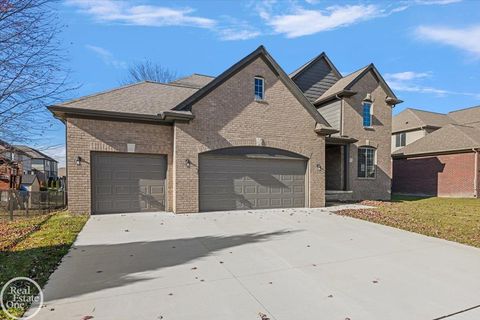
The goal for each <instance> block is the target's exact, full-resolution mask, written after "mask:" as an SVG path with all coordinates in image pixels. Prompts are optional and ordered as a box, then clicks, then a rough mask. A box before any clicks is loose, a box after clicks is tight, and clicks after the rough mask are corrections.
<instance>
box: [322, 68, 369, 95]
mask: <svg viewBox="0 0 480 320" xmlns="http://www.w3.org/2000/svg"><path fill="white" fill-rule="evenodd" d="M368 67H369V66H366V67H364V68H362V69H360V70H357V71H355V72H352V73H350V74H348V75H346V76H345V77H343V78H341V79H340V80H338V81H337V82H335V84H334V85H333V86H331V87H330V88H329V89H328V90H327V91H325V92H324V93H323V94H322V95H321V96H320V97H319V98H318V99H317V101H320V100H323V99H324V98H326V97H330V96H332V95H334V94H337V93H339V92H341V91H342V90H345V88H347V87H348V86H349V85H350V83H352V81H353V80H355V79H356V78H357V77H358V76H359V75H360V74H361V73H362V72H364V71H365V70H366V69H367V68H368Z"/></svg>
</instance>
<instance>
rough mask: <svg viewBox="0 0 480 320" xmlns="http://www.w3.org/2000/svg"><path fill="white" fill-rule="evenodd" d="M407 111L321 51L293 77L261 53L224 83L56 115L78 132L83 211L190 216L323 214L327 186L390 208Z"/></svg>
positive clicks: (372, 72)
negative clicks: (397, 112)
mask: <svg viewBox="0 0 480 320" xmlns="http://www.w3.org/2000/svg"><path fill="white" fill-rule="evenodd" d="M400 102H401V101H400V100H398V99H397V98H396V97H395V95H394V93H393V92H392V91H391V90H390V88H388V86H387V84H386V83H385V81H384V80H383V78H382V77H381V75H380V74H379V73H378V71H377V70H376V68H375V67H374V66H373V65H369V66H367V67H365V68H363V69H361V70H359V71H357V72H354V73H352V74H350V75H347V76H345V77H342V76H341V74H340V73H339V72H338V71H337V69H336V68H335V67H334V66H333V64H332V63H331V61H330V60H329V59H328V58H327V56H326V55H325V54H321V55H319V56H318V57H316V58H315V59H313V60H311V61H310V62H308V63H307V64H305V65H304V66H302V67H301V68H300V69H298V70H297V71H295V72H294V73H293V74H291V75H290V76H288V75H287V74H286V73H285V72H284V71H283V69H282V68H281V67H280V66H279V65H278V64H277V62H276V61H275V60H274V59H273V58H272V57H271V56H270V54H269V53H268V52H267V51H266V50H265V48H264V47H263V46H260V47H259V48H258V49H256V50H255V51H254V52H252V53H251V54H249V55H248V56H246V57H245V58H243V59H242V60H240V61H239V62H237V63H235V64H234V65H233V66H232V67H230V68H228V69H227V70H226V71H225V72H223V73H222V74H220V75H219V76H218V77H216V78H213V77H209V76H204V75H199V74H194V75H192V76H189V77H186V78H182V79H179V80H177V81H173V82H171V83H166V84H165V83H154V82H148V81H147V82H141V83H137V84H133V85H129V86H125V87H121V88H117V89H114V90H111V91H107V92H103V93H99V94H95V95H91V96H87V97H83V98H80V99H76V100H72V101H69V102H65V103H63V104H60V105H55V106H50V107H49V109H50V110H51V111H52V112H53V113H54V115H55V116H56V117H57V118H59V119H61V120H62V121H63V122H64V123H65V125H66V131H67V133H66V136H67V144H66V145H67V178H68V188H69V210H70V211H71V212H74V213H110V212H136V211H148V210H150V211H151V210H167V211H174V212H176V213H187V212H198V211H211V210H231V209H247V208H251V209H257V208H281V207H322V206H324V205H325V201H326V196H329V194H328V192H326V190H327V189H331V190H333V191H335V192H333V193H331V194H330V195H333V198H336V197H338V198H345V199H350V200H354V199H389V198H390V186H391V177H390V172H391V160H390V135H391V108H392V105H394V104H397V103H400ZM317 109H318V110H317ZM339 195H340V196H339Z"/></svg>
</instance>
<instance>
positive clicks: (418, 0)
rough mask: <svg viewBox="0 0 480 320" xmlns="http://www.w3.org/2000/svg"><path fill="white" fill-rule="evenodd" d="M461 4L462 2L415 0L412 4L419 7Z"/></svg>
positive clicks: (453, 0)
mask: <svg viewBox="0 0 480 320" xmlns="http://www.w3.org/2000/svg"><path fill="white" fill-rule="evenodd" d="M458 2H462V0H415V1H414V3H416V4H419V5H447V4H452V3H458Z"/></svg>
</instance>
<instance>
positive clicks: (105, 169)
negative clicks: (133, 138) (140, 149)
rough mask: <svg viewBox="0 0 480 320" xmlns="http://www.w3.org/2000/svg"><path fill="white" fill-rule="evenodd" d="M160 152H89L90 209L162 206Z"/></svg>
mask: <svg viewBox="0 0 480 320" xmlns="http://www.w3.org/2000/svg"><path fill="white" fill-rule="evenodd" d="M166 168H167V161H166V156H164V155H141V154H123V153H104V152H93V153H92V211H93V213H120V212H137V211H152V210H158V211H162V210H165V182H166Z"/></svg>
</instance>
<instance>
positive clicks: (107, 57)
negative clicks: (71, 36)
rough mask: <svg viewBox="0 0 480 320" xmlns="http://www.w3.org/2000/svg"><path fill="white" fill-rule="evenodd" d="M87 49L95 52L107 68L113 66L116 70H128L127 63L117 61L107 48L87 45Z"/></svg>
mask: <svg viewBox="0 0 480 320" xmlns="http://www.w3.org/2000/svg"><path fill="white" fill-rule="evenodd" d="M85 47H86V48H87V49H89V50H91V51H93V52H94V53H95V54H96V55H97V56H98V57H100V59H102V61H103V63H105V64H106V65H107V66H112V67H114V68H116V69H126V68H127V63H126V62H125V61H122V60H118V59H116V58H115V57H114V56H113V54H112V53H111V52H110V51H108V50H107V49H105V48H102V47H97V46H93V45H90V44H87V45H86V46H85Z"/></svg>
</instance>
